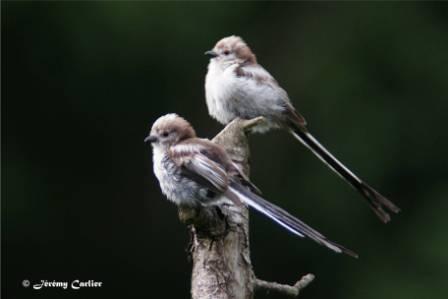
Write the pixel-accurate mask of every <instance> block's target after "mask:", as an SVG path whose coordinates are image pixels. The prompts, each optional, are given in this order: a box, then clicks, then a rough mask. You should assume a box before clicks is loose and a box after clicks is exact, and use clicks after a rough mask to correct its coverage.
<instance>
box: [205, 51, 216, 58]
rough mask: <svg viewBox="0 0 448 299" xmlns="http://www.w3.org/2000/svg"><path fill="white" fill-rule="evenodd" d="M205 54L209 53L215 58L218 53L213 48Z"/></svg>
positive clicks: (208, 54)
mask: <svg viewBox="0 0 448 299" xmlns="http://www.w3.org/2000/svg"><path fill="white" fill-rule="evenodd" d="M204 54H205V55H207V56H210V58H215V57H216V56H218V53H216V52H215V51H213V50H210V51H206V52H205V53H204Z"/></svg>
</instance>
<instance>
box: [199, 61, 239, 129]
mask: <svg viewBox="0 0 448 299" xmlns="http://www.w3.org/2000/svg"><path fill="white" fill-rule="evenodd" d="M236 67H237V65H236V64H235V65H234V66H229V67H227V68H225V69H224V70H223V69H222V68H221V67H220V66H219V65H218V63H216V62H215V61H211V62H210V64H209V65H208V72H207V76H206V77H205V98H206V101H207V107H208V112H209V114H210V116H212V117H213V118H215V119H216V120H218V121H219V122H220V123H222V124H227V123H229V122H230V121H232V120H233V119H234V118H235V117H236V115H235V114H234V113H233V112H232V111H231V109H229V108H228V107H226V105H228V103H229V102H230V101H231V100H232V97H233V95H234V94H235V87H236V85H235V82H234V81H235V79H236V78H235V75H234V69H235V68H236Z"/></svg>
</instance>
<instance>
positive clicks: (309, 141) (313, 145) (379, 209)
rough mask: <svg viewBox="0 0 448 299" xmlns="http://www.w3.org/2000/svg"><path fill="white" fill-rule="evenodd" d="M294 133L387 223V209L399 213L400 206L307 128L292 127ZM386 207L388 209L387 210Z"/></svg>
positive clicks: (388, 217) (388, 216) (388, 219)
mask: <svg viewBox="0 0 448 299" xmlns="http://www.w3.org/2000/svg"><path fill="white" fill-rule="evenodd" d="M291 133H292V135H294V137H295V138H297V139H298V140H299V141H300V142H301V143H303V144H304V145H305V146H306V147H307V148H308V149H309V150H311V152H312V153H313V154H314V155H316V156H317V157H318V158H319V159H320V160H321V161H322V162H324V163H325V164H326V165H327V166H328V167H329V168H330V169H332V170H333V171H334V172H335V173H336V174H338V175H339V176H340V177H341V178H343V179H344V180H345V181H346V182H347V183H349V184H350V185H351V186H352V187H353V188H355V189H356V190H358V192H359V193H361V194H362V195H363V196H364V197H365V199H366V200H367V202H368V204H369V206H370V208H371V209H372V210H373V212H375V214H376V215H377V216H378V217H379V218H380V219H381V221H383V222H384V223H387V222H389V221H390V215H389V214H388V212H387V211H386V210H389V211H390V212H393V213H398V212H399V211H400V208H399V207H397V206H396V205H395V204H394V203H393V202H391V201H390V200H388V199H387V198H385V197H384V196H382V195H381V194H380V193H378V192H377V191H376V190H375V189H373V188H372V187H370V186H369V185H367V184H366V183H364V182H363V181H362V180H361V179H359V178H358V177H357V176H356V175H355V174H354V173H353V172H351V171H350V170H349V169H348V168H347V167H345V166H344V164H342V163H341V162H339V161H338V159H336V158H335V157H334V156H333V155H332V154H331V153H330V152H329V151H328V150H327V149H326V148H325V147H323V145H321V144H320V143H319V141H317V140H316V138H314V137H313V135H311V134H310V133H309V132H308V131H307V130H306V129H304V128H300V127H296V128H295V129H291ZM385 209H386V210H385Z"/></svg>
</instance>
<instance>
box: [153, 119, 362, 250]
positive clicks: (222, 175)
mask: <svg viewBox="0 0 448 299" xmlns="http://www.w3.org/2000/svg"><path fill="white" fill-rule="evenodd" d="M145 142H150V143H151V144H152V148H153V167H154V173H155V175H156V177H157V179H158V180H159V183H160V188H161V189H162V192H163V194H165V195H166V197H167V198H168V199H169V200H171V201H172V202H174V203H175V204H176V205H178V206H189V207H200V206H209V205H219V204H220V203H222V202H224V201H227V202H229V203H231V204H236V205H241V204H242V203H243V204H246V205H248V206H250V207H252V208H253V209H255V210H256V211H258V212H260V213H261V214H263V215H265V216H267V217H268V218H270V219H271V220H273V221H274V222H276V223H277V224H279V225H281V226H282V227H284V228H285V229H287V230H288V231H290V232H292V233H293V234H295V235H297V236H299V237H305V236H306V237H309V238H310V239H312V240H314V241H316V242H317V243H319V244H321V245H324V246H326V247H328V248H330V249H331V250H333V251H335V252H339V253H341V252H343V253H346V254H348V255H350V256H353V257H357V255H356V253H354V252H353V251H351V250H349V249H346V248H344V247H342V246H341V245H338V244H336V243H334V242H332V241H330V240H328V239H327V238H326V237H325V236H324V235H322V234H321V233H319V232H318V231H316V230H315V229H313V228H311V227H310V226H308V225H306V224H305V223H304V222H302V221H300V220H299V219H297V218H296V217H294V216H292V215H291V214H289V213H288V212H286V211H285V210H283V209H282V208H280V207H278V206H276V205H274V204H272V203H270V202H268V201H266V200H265V199H263V198H261V197H260V195H259V193H258V191H257V190H258V189H257V188H256V187H255V186H254V185H253V184H252V183H251V182H250V181H249V180H248V179H247V178H246V177H245V176H244V175H243V174H242V173H241V172H240V170H239V169H238V167H237V166H236V165H235V164H234V163H233V162H232V160H231V159H230V158H229V156H228V155H227V153H226V152H225V150H224V149H223V148H221V147H220V146H218V145H216V144H214V143H212V142H211V141H209V140H207V139H200V138H197V137H196V133H195V131H194V129H193V128H192V126H191V125H190V124H189V123H188V122H187V121H186V120H185V119H183V118H181V117H179V116H178V115H176V114H167V115H164V116H162V117H160V118H159V119H157V120H156V122H155V123H154V125H153V126H152V128H151V132H150V134H149V135H148V137H146V138H145Z"/></svg>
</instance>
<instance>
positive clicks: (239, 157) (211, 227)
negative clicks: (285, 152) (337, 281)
mask: <svg viewBox="0 0 448 299" xmlns="http://www.w3.org/2000/svg"><path fill="white" fill-rule="evenodd" d="M262 121H263V118H256V119H253V120H240V119H236V120H234V121H232V122H231V123H230V124H229V125H227V126H226V127H225V128H224V129H223V130H222V131H221V132H220V133H219V134H218V135H217V136H216V137H215V138H214V139H213V140H212V141H213V142H215V143H217V144H219V145H221V146H223V147H224V148H225V149H226V151H227V153H228V154H229V155H230V157H231V158H232V160H233V161H234V162H235V163H237V164H238V166H240V168H241V170H242V171H243V173H244V174H245V175H246V176H249V144H248V141H247V136H246V133H247V132H248V130H249V129H250V128H251V127H253V126H254V125H256V124H258V123H260V122H262ZM179 218H180V219H181V221H183V222H185V223H187V224H189V226H190V229H191V234H192V240H191V242H192V244H191V247H190V253H191V257H192V261H193V271H192V277H191V295H192V298H193V299H250V298H253V296H254V289H255V288H262V289H268V290H274V291H279V292H282V293H285V294H288V295H292V296H297V295H298V293H299V291H300V289H301V288H303V287H305V286H306V285H307V284H308V283H310V282H311V280H312V279H313V277H310V276H307V277H306V279H305V277H304V279H305V281H303V279H302V280H301V281H299V282H298V283H297V284H296V285H294V286H286V285H280V284H276V283H269V282H265V281H262V280H258V279H256V277H255V275H254V272H253V270H252V264H251V260H250V248H249V212H248V209H247V207H245V206H244V205H241V206H236V205H228V204H222V205H220V206H219V207H217V206H214V207H207V208H201V209H198V210H191V209H186V208H181V209H180V210H179Z"/></svg>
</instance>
